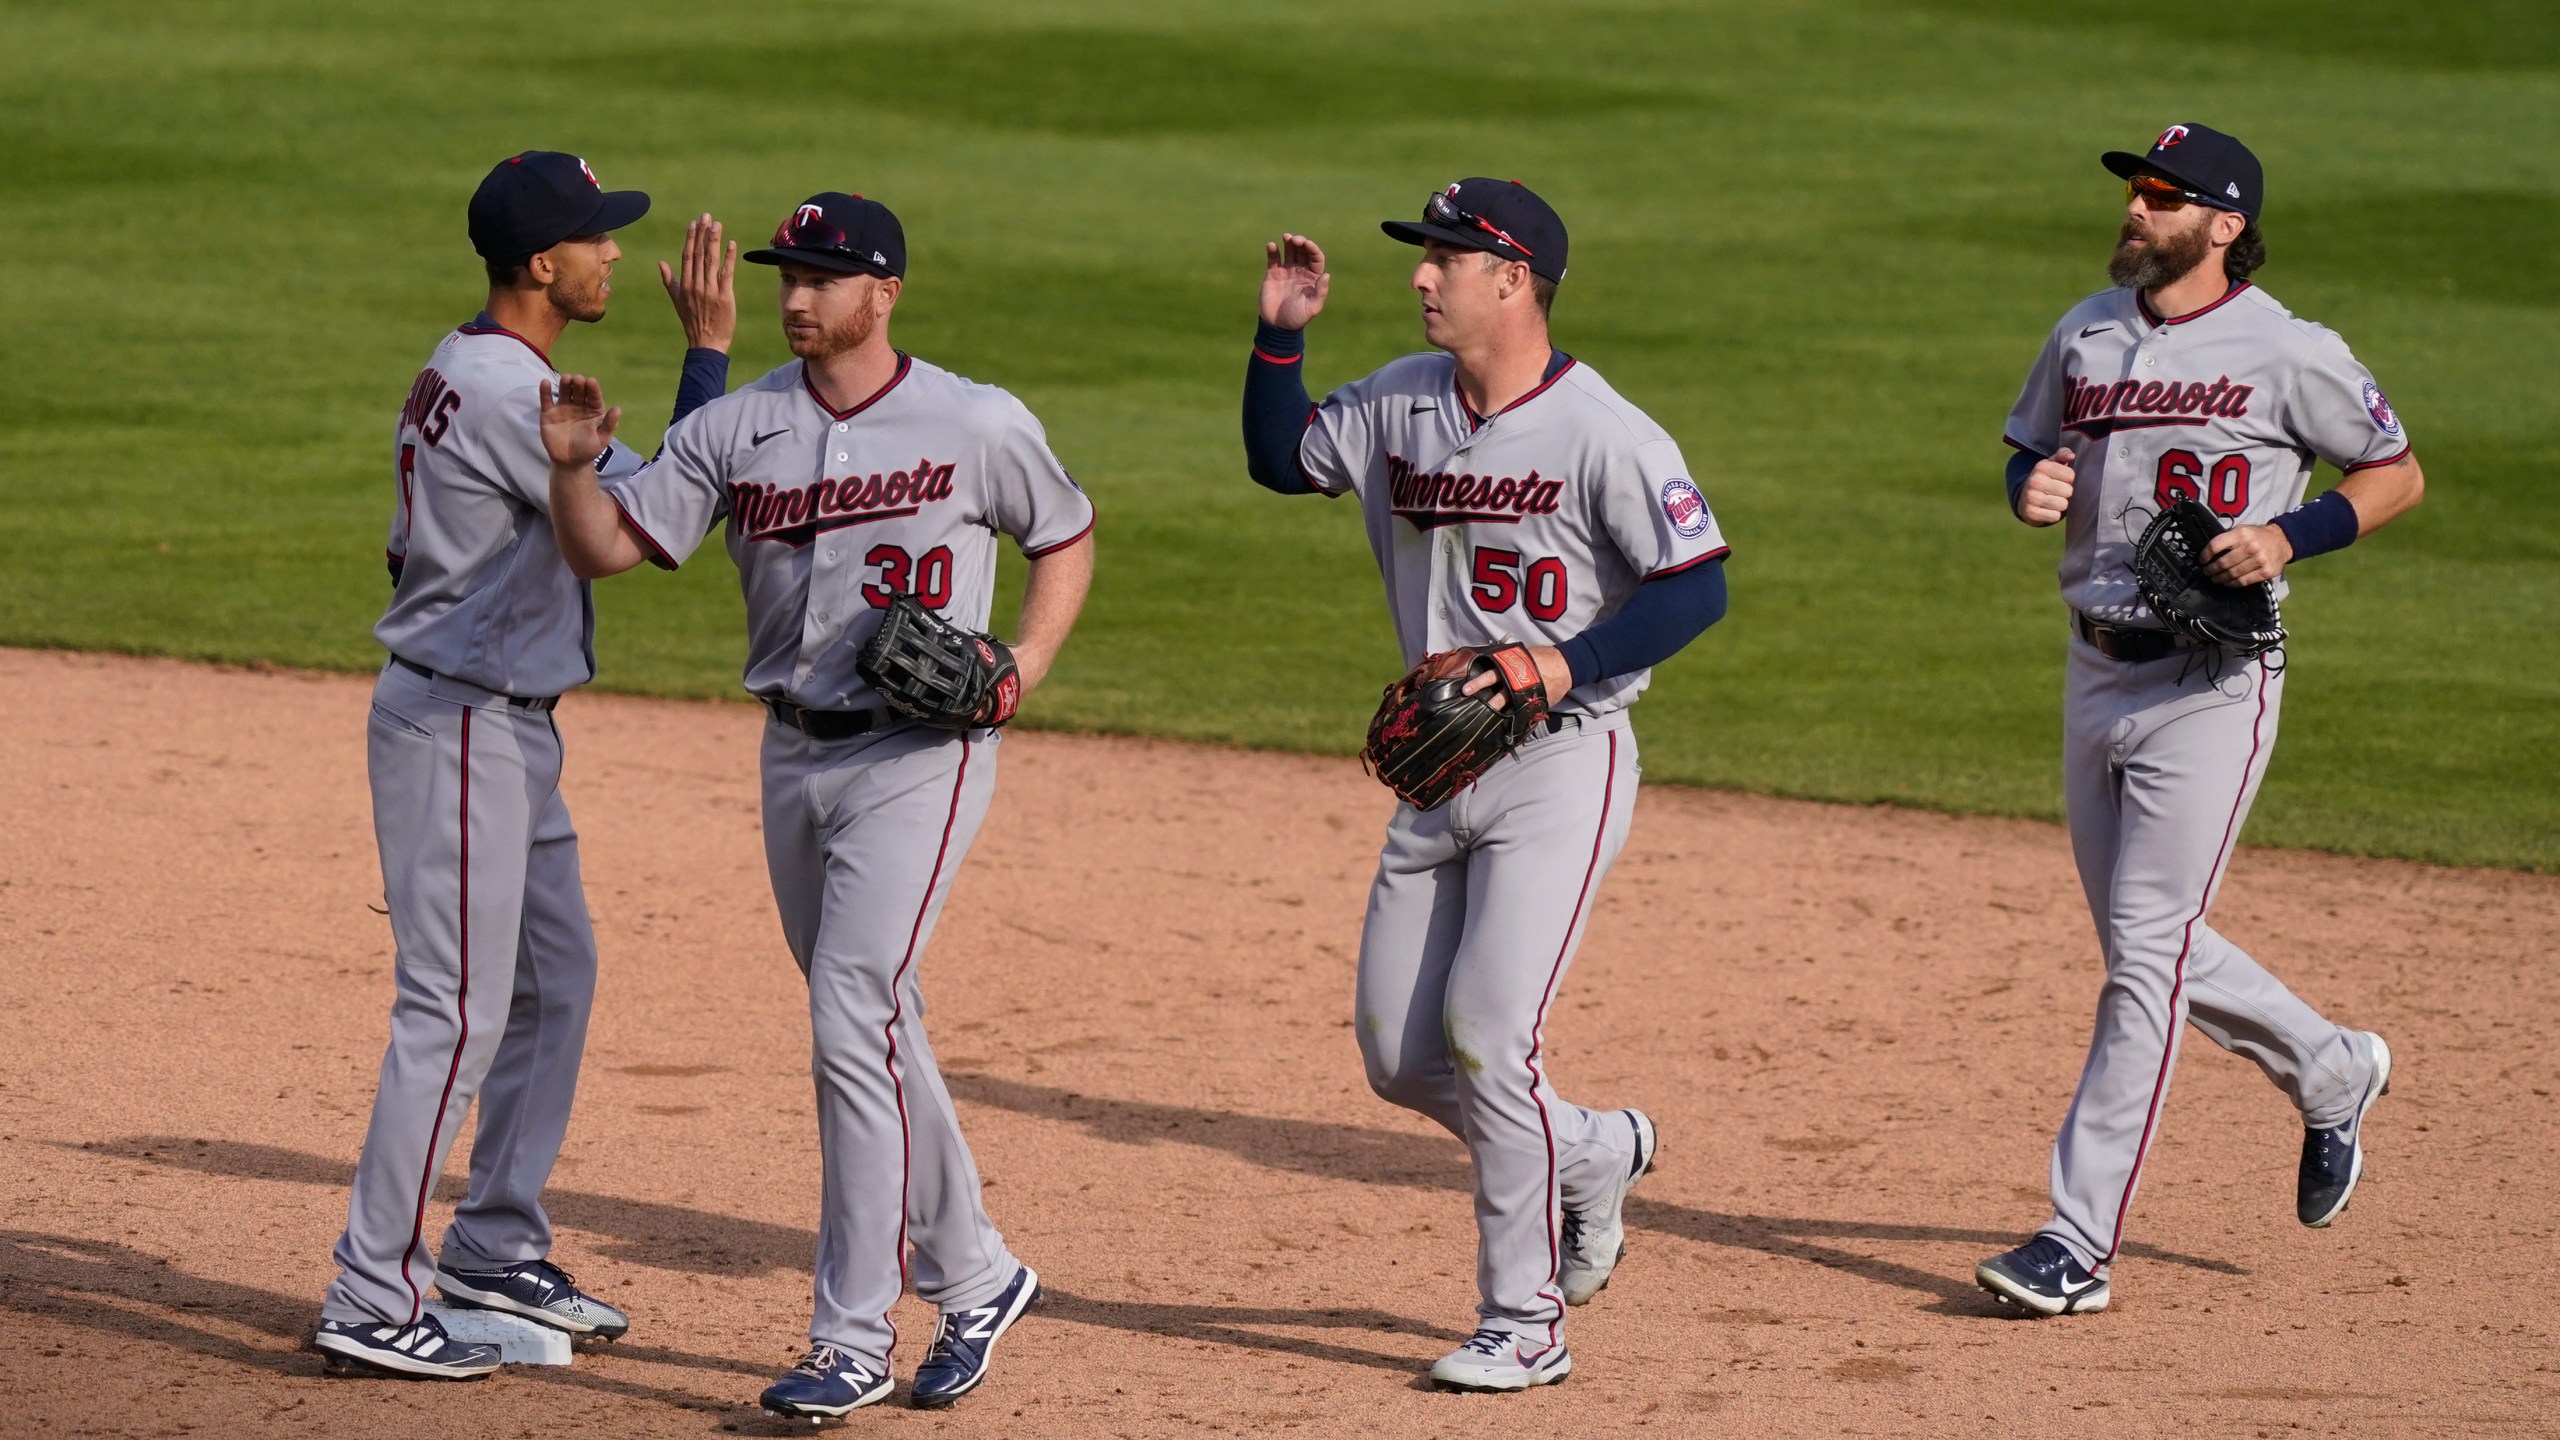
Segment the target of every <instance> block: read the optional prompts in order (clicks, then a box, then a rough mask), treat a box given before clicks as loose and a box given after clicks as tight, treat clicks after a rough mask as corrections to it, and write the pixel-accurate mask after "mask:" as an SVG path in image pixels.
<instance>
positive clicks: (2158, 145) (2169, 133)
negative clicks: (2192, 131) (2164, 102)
mask: <svg viewBox="0 0 2560 1440" xmlns="http://www.w3.org/2000/svg"><path fill="white" fill-rule="evenodd" d="M2186 138H2187V127H2186V126H2184V125H2172V126H2170V127H2169V128H2168V129H2166V130H2163V131H2161V132H2160V138H2159V139H2157V140H2154V141H2152V142H2151V148H2152V149H2154V150H2166V149H2168V148H2169V147H2170V146H2172V145H2175V144H2177V143H2178V142H2179V141H2181V140H2184V139H2186Z"/></svg>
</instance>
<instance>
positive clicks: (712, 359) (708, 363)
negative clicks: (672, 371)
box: [667, 349, 729, 429]
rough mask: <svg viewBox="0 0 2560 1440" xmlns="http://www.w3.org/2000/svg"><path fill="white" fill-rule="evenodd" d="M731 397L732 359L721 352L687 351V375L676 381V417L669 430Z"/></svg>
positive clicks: (671, 420)
mask: <svg viewBox="0 0 2560 1440" xmlns="http://www.w3.org/2000/svg"><path fill="white" fill-rule="evenodd" d="M728 393H729V357H728V356H727V355H726V354H724V353H723V352H721V351H718V350H700V349H696V350H687V351H686V352H684V374H683V375H681V376H679V377H678V378H677V380H676V413H675V414H673V415H671V416H669V417H667V425H668V428H670V429H672V428H674V426H675V423H676V422H677V421H678V420H681V419H683V418H684V417H686V416H687V415H690V414H692V413H693V412H694V411H696V410H699V409H701V408H702V407H703V406H705V405H708V404H710V403H711V402H712V401H714V400H717V399H719V398H720V397H721V396H723V395H726V394H728Z"/></svg>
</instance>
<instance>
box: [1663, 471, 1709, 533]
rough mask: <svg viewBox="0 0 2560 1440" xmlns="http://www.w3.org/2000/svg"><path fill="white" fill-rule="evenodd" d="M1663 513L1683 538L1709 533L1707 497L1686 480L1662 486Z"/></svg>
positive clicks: (1674, 481)
mask: <svg viewBox="0 0 2560 1440" xmlns="http://www.w3.org/2000/svg"><path fill="white" fill-rule="evenodd" d="M1662 513H1663V514H1664V515H1665V516H1667V517H1669V519H1670V521H1671V528H1672V529H1674V530H1677V531H1679V532H1680V535H1681V537H1682V538H1683V539H1688V540H1695V539H1697V538H1698V537H1699V536H1701V535H1704V534H1706V533H1707V497H1706V496H1704V495H1701V494H1699V493H1698V487H1697V486H1695V485H1692V484H1690V483H1689V482H1688V481H1686V480H1673V481H1670V482H1668V483H1666V484H1665V485H1664V486H1663V487H1662Z"/></svg>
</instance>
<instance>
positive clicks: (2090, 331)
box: [2080, 325, 2116, 340]
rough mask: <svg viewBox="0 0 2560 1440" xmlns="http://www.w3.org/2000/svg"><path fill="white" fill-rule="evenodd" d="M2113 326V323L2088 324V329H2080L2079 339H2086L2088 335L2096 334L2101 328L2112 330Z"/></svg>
mask: <svg viewBox="0 0 2560 1440" xmlns="http://www.w3.org/2000/svg"><path fill="white" fill-rule="evenodd" d="M2114 328H2116V327H2114V326H2113V325H2092V326H2090V327H2089V328H2088V329H2086V330H2083V331H2081V332H2080V338H2081V339H2083V340H2086V339H2088V338H2089V337H2090V336H2092V335H2095V334H2097V333H2098V332H2099V331H2101V330H2113V329H2114Z"/></svg>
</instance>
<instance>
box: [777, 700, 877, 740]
mask: <svg viewBox="0 0 2560 1440" xmlns="http://www.w3.org/2000/svg"><path fill="white" fill-rule="evenodd" d="M763 699H764V708H765V710H766V712H767V713H769V714H771V715H772V716H773V718H774V719H775V720H777V721H779V722H781V723H782V724H785V725H788V726H790V727H791V728H792V729H794V730H797V731H799V732H800V733H801V734H803V735H806V736H808V737H809V738H810V739H812V740H850V739H852V738H853V737H854V736H856V735H867V734H869V733H871V732H872V731H874V730H877V729H879V728H881V726H882V725H883V724H884V723H885V722H886V721H887V720H888V718H889V717H888V716H886V715H883V714H881V713H880V712H879V711H877V710H808V709H803V708H802V707H800V706H798V705H794V704H792V703H791V702H790V701H788V700H783V699H778V698H776V697H774V696H771V695H767V696H764V697H763Z"/></svg>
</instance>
